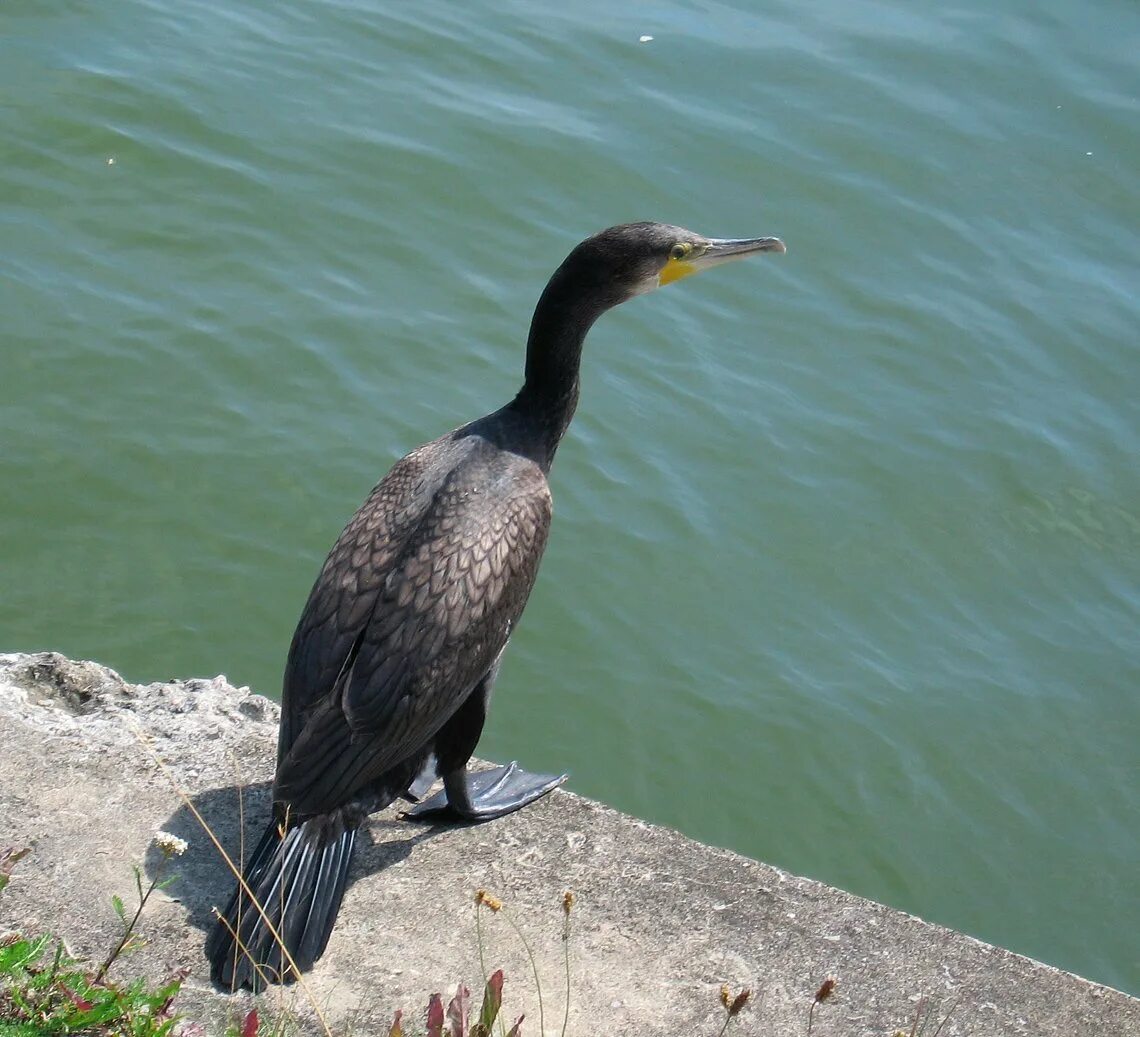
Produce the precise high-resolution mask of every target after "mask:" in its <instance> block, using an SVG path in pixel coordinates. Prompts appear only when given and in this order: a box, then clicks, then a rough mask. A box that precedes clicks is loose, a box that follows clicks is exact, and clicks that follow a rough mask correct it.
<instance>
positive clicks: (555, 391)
mask: <svg viewBox="0 0 1140 1037" xmlns="http://www.w3.org/2000/svg"><path fill="white" fill-rule="evenodd" d="M561 274H563V271H562V270H559V271H558V273H556V274H555V275H554V277H553V278H551V280H550V283H549V284H548V285H547V286H546V289H545V291H543V293H542V296H541V298H540V299H539V300H538V305H537V306H536V307H535V310H534V317H533V319H532V320H531V324H530V336H529V338H528V339H527V344H526V380H525V381H524V383H523V387H522V389H520V390H519V394H518V396H516V397H515V399H514V401H513V403H512V404H511V406H512V407H513V408H514V409H515V410H517V411H519V412H521V413H522V414H524V415H525V416H526V417H527V419H528V423H530V424H532V426H533V427H534V428H535V429H536V430H537V435H538V436H539V437H540V438H541V440H542V447H543V448H544V453H545V457H546V467H547V468H549V467H550V464H551V463H552V462H553V460H554V452H555V451H556V450H557V449H558V443H559V441H560V440H561V439H562V436H563V435H564V434H565V432H566V429H567V428H569V426H570V420H571V419H572V418H573V417H574V410H575V408H576V407H577V406H578V368H579V366H580V364H581V360H582V343H583V342H584V341H585V339H586V333H587V332H588V331H589V330H590V328H591V327H592V326H593V323H594V321H596V320H597V319H598V317H600V316H601V315H602V313H604V312H605V311H606V310H607V309H609V307H610V306H612V305H613V304H614V302H616V301H617V300H612V301H611V300H608V299H604V298H599V297H596V296H591V294H590V293H584V292H583V291H582V290H581V286H580V285H575V284H573V283H571V281H572V279H571V278H568V277H564V276H560V275H561Z"/></svg>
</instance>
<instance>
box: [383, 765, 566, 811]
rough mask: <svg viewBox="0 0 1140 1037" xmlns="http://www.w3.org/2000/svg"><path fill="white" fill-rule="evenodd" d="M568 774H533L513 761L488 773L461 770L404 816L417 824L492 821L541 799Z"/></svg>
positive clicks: (446, 776) (453, 773)
mask: <svg viewBox="0 0 1140 1037" xmlns="http://www.w3.org/2000/svg"><path fill="white" fill-rule="evenodd" d="M568 777H569V775H567V774H559V775H555V774H531V773H530V772H529V771H524V770H523V769H522V768H521V767H520V766H519V765H518V764H517V763H515V762H514V761H512V762H511V763H508V764H507V765H506V766H505V767H495V768H492V769H491V770H486V771H468V770H467V769H466V768H460V769H459V770H457V771H452V772H451V773H450V774H447V775H445V776H444V779H443V788H442V789H441V790H440V791H439V792H437V793H436V794H435V795H434V796H429V797H428V798H427V799H425V800H423V802H421V803H417V804H416V805H415V806H414V807H412V808H411V809H410V810H407V811H405V812H404V814H403V816H404V817H407V818H411V819H412V820H415V821H423V820H429V821H434V820H439V819H442V818H446V817H448V816H451V817H453V818H459V819H461V820H464V821H490V820H492V819H493V818H496V817H502V816H503V815H504V814H510V813H513V812H514V811H515V810H518V809H519V808H520V807H525V806H526V805H527V804H528V803H533V802H534V801H535V800H536V799H541V798H542V797H543V796H545V795H546V794H547V793H548V792H550V791H551V790H552V789H556V788H557V787H558V786H559V785H561V784H562V783H563V782H564V781H565V780H566V779H567V778H568Z"/></svg>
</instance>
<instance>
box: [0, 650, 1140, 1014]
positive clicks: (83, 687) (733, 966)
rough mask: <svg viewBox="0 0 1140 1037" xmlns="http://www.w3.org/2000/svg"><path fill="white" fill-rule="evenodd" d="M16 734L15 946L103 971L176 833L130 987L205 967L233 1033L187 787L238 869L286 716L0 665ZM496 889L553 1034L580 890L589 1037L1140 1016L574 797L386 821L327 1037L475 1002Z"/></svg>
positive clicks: (518, 974)
mask: <svg viewBox="0 0 1140 1037" xmlns="http://www.w3.org/2000/svg"><path fill="white" fill-rule="evenodd" d="M0 718H2V719H0V724H2V725H3V732H4V737H3V738H2V739H0V774H2V775H3V778H2V780H0V847H2V846H6V845H16V846H22V845H30V846H33V847H34V853H33V854H32V855H31V856H29V857H28V858H27V859H25V860H24V861H23V862H21V863H20V864H19V865H18V867H17V869H16V872H15V875H14V877H13V880H12V883H11V885H10V886H9V887H8V888H7V889H6V890H5V891H4V892H3V894H0V928H2V929H24V930H26V931H28V932H31V931H33V930H43V929H49V930H51V931H53V932H55V933H56V934H57V935H59V936H61V937H63V938H64V939H65V940H66V941H67V942H68V944H69V945H70V947H71V948H72V950H73V951H74V952H75V953H77V954H80V955H90V956H92V957H98V956H100V955H102V954H105V953H106V951H107V949H108V948H109V946H110V945H111V944H112V942H113V938H114V934H115V932H116V924H117V922H116V919H115V917H114V915H113V913H112V910H111V905H110V896H111V894H112V893H118V894H120V895H121V896H123V898H124V899H125V900H127V901H128V903H130V901H131V898H132V894H133V884H134V883H133V877H132V873H131V865H132V863H133V862H138V861H145V862H146V863H147V865H148V867H153V866H154V864H155V863H156V858H155V857H154V851H153V850H149V849H148V847H149V844H150V840H151V837H152V836H153V834H154V832H155V831H156V830H159V829H165V830H167V831H170V832H173V833H174V834H176V835H179V836H181V837H182V838H185V839H187V840H188V841H189V842H190V847H191V848H190V850H189V851H188V852H187V854H186V855H185V856H184V857H182V858H180V859H178V860H177V862H176V871H177V874H178V879H177V880H176V882H175V883H174V884H173V885H172V886H171V887H170V888H169V890H168V891H167V892H168V893H169V896H163V895H156V897H155V898H152V901H151V904H150V905H148V908H147V913H146V914H145V915H144V916H143V921H142V926H141V928H142V932H143V934H144V935H145V936H146V937H148V938H149V943H148V945H147V946H146V947H145V948H144V949H143V950H141V951H139V952H138V953H137V954H136V955H135V956H132V957H130V958H128V959H126V960H125V961H124V962H123V963H121V964H120V965H118V966H116V967H117V968H119V969H120V970H121V974H132V973H137V974H143V973H145V974H147V975H150V976H152V977H155V978H157V977H158V976H160V975H162V974H163V972H164V970H166V969H167V968H168V967H169V966H179V965H186V966H189V967H190V969H191V970H192V973H191V976H190V978H189V979H188V980H187V981H186V983H185V984H184V987H183V994H182V995H181V996H180V998H179V1002H178V1003H179V1004H180V1006H181V1008H182V1010H183V1012H185V1013H186V1014H187V1015H188V1016H189V1017H190V1018H195V1019H199V1020H201V1021H203V1022H205V1023H206V1024H207V1026H208V1027H209V1028H210V1032H211V1033H213V1032H216V1031H217V1030H219V1029H220V1027H221V1025H222V1023H223V1022H224V1021H225V1020H226V1019H227V1018H231V1017H233V1015H234V1014H235V1013H236V1012H237V1011H239V1010H240V1009H241V1008H242V1007H243V1006H245V1005H246V1003H247V1000H248V998H247V996H243V997H241V998H236V999H235V998H230V997H227V996H224V995H221V994H219V993H217V992H215V991H214V990H212V988H211V987H210V985H209V979H208V975H207V972H206V968H205V962H204V959H203V955H202V944H203V939H204V932H205V929H206V928H207V927H208V925H209V922H210V908H211V905H213V904H220V903H222V902H223V901H224V899H225V898H226V896H227V895H228V893H229V890H230V887H231V882H232V880H231V878H230V877H229V875H228V872H227V871H226V869H225V866H224V864H222V862H221V861H220V859H219V858H218V856H217V853H216V851H215V850H214V849H213V848H212V846H210V844H209V842H208V840H207V839H206V837H205V836H204V835H203V833H202V832H201V830H200V829H199V827H198V825H197V823H196V822H195V821H194V819H193V817H192V816H191V815H190V813H189V811H188V810H187V808H186V806H185V805H184V804H183V803H182V801H181V800H180V799H179V796H178V794H177V793H176V791H175V789H174V788H173V786H172V782H171V777H173V779H174V780H175V781H177V782H178V783H179V784H181V786H182V787H183V788H184V789H185V790H186V792H187V793H188V794H189V795H190V797H191V798H192V801H193V802H194V804H195V806H196V807H197V808H198V810H199V811H201V813H202V815H203V816H204V817H205V818H206V820H207V821H208V823H209V824H210V825H211V826H212V827H213V828H214V830H215V831H216V832H217V833H218V835H219V837H220V838H221V840H222V842H223V843H224V844H225V845H226V846H227V848H228V849H230V850H231V851H233V850H235V849H236V848H237V846H238V840H239V834H238V832H239V824H238V816H239V811H238V801H239V798H240V799H241V800H242V803H243V809H244V812H245V815H246V819H247V827H248V829H249V831H250V832H251V833H252V834H253V835H254V836H256V834H257V833H259V832H260V828H261V826H262V824H263V823H264V818H265V816H266V814H267V810H268V796H267V779H268V778H269V776H270V775H271V773H272V769H273V755H274V746H275V737H276V721H277V708H276V706H275V705H274V704H273V703H272V702H270V701H269V700H267V699H264V698H262V697H261V696H258V695H251V694H250V693H249V691H248V689H244V688H243V689H235V688H233V687H231V686H230V685H229V684H228V683H227V682H226V680H225V679H224V678H222V677H217V678H214V679H213V680H189V681H171V682H169V683H163V684H150V685H144V686H140V685H131V684H127V683H126V682H124V681H123V680H122V679H121V678H120V677H119V676H118V675H117V674H115V673H114V672H113V671H111V670H108V669H106V668H105V667H102V666H99V665H97V664H95V663H85V662H72V661H70V660H68V659H65V658H64V657H62V656H59V655H55V654H50V653H45V654H40V655H4V656H0ZM155 756H158V757H161V758H162V759H163V760H164V761H166V765H167V767H168V769H169V775H168V773H167V772H166V771H164V769H163V768H162V767H160V766H159V765H158V764H157V763H156V762H155ZM148 853H149V854H150V856H149V857H148ZM480 887H485V888H486V889H487V890H489V891H490V892H492V893H494V894H495V895H496V896H498V897H500V898H502V899H503V900H504V901H505V902H506V904H507V910H508V911H510V912H511V915H512V917H513V918H514V920H515V921H516V922H517V923H518V925H519V927H520V928H521V929H522V931H523V932H524V933H525V934H526V937H527V939H528V941H529V942H530V943H531V945H532V947H533V948H534V953H535V957H536V960H537V962H538V967H539V971H540V974H541V977H542V983H543V996H544V1000H545V1017H546V1018H545V1022H546V1032H547V1033H548V1034H557V1033H559V1032H560V1031H561V1027H562V1012H563V1003H564V1001H563V996H564V983H563V978H562V969H563V959H562V954H563V944H562V938H561V937H562V910H561V899H562V894H563V891H564V890H567V889H570V890H573V891H574V892H575V894H576V896H577V902H576V904H575V907H574V911H573V936H572V939H571V943H570V948H571V970H572V974H573V981H572V991H571V1008H570V1025H569V1028H568V1031H567V1032H568V1033H571V1034H581V1035H584V1034H587V1033H589V1034H603V1033H604V1034H606V1035H624V1034H639V1035H647V1034H661V1035H669V1037H677V1035H681V1034H685V1035H690V1034H692V1035H700V1034H709V1035H712V1034H715V1033H716V1032H717V1031H718V1030H719V1028H720V1021H721V1018H722V1014H721V1009H720V1005H719V1001H718V990H719V987H720V984H721V983H722V982H727V983H728V984H729V985H730V986H732V987H733V988H734V990H735V989H738V988H740V987H742V986H750V987H752V988H753V989H754V990H756V991H758V992H762V995H763V996H762V1000H761V1002H760V1004H759V1005H757V1004H755V1003H753V1005H751V1006H749V1007H748V1008H747V1009H745V1011H744V1013H742V1015H741V1016H740V1017H739V1019H738V1020H737V1022H736V1023H735V1024H734V1026H735V1027H736V1030H735V1032H738V1033H744V1034H761V1033H762V1034H781V1035H783V1034H787V1035H795V1034H803V1033H805V1032H806V1029H807V1013H808V1007H809V1005H810V1003H811V999H812V995H813V993H814V991H815V990H816V988H817V987H818V986H819V984H820V982H821V981H822V980H823V979H824V977H825V976H827V975H828V974H833V975H835V976H837V977H838V978H839V987H838V990H837V992H836V994H835V996H834V997H833V998H832V999H831V1000H829V1001H827V1002H826V1003H824V1004H823V1005H821V1006H820V1007H819V1008H818V1009H817V1011H816V1015H815V1022H814V1027H813V1033H815V1034H818V1035H819V1037H826V1035H835V1034H850V1035H872V1034H874V1035H890V1034H892V1033H893V1032H894V1031H895V1030H899V1029H901V1030H903V1031H904V1032H906V1033H909V1032H910V1029H911V1024H912V1022H913V1019H914V1014H915V1011H916V1005H917V1004H918V1001H919V999H920V998H921V997H924V996H925V997H927V998H929V999H930V1003H931V1004H932V1005H934V1004H940V1005H942V1006H943V1007H944V1008H947V1007H949V1006H950V1005H951V1004H953V1005H954V1006H955V1007H954V1008H953V1013H952V1015H951V1017H950V1020H949V1022H947V1023H946V1024H945V1026H943V1028H942V1029H941V1034H943V1035H946V1037H948V1035H956V1034H969V1035H971V1037H985V1035H994V1037H998V1035H1000V1037H1011V1035H1015V1034H1058V1035H1065V1037H1073V1035H1077V1034H1095V1035H1097V1037H1112V1035H1115V1037H1126V1035H1130V1037H1135V1035H1137V1034H1140V1001H1136V1000H1134V999H1132V998H1130V997H1128V996H1127V995H1125V994H1122V993H1119V992H1118V991H1114V990H1111V989H1109V988H1107V987H1103V986H1099V985H1097V984H1094V983H1090V982H1087V981H1086V980H1083V979H1080V978H1078V977H1076V976H1073V975H1070V974H1068V973H1064V972H1061V971H1059V970H1057V969H1054V968H1051V967H1049V966H1046V965H1042V964H1040V963H1038V962H1035V961H1032V960H1030V959H1028V958H1024V957H1021V956H1019V955H1016V954H1012V953H1010V952H1009V951H1004V950H1001V949H999V948H996V947H991V946H988V945H986V944H983V943H980V942H978V941H976V940H973V939H970V938H969V937H966V936H962V935H961V934H958V933H955V932H952V931H950V930H947V929H943V928H941V927H939V926H934V925H929V924H927V923H925V922H923V921H921V920H919V919H917V918H914V917H912V916H910V915H907V914H904V913H902V912H899V911H894V910H891V909H889V908H886V907H883V906H882V905H880V904H875V903H872V902H870V901H866V900H862V899H860V898H858V897H854V896H851V895H849V894H847V893H843V892H841V891H839V890H836V889H832V888H830V887H828V886H824V885H822V884H820V883H818V882H813V881H810V880H808V879H802V878H797V877H795V876H793V875H788V874H786V873H784V872H782V871H779V870H777V869H775V868H771V867H768V866H767V865H764V864H760V863H757V862H756V861H751V860H747V859H745V858H743V857H739V856H737V855H736V854H733V853H728V852H726V851H723V850H717V849H713V848H710V847H707V846H702V845H700V844H698V843H694V842H692V841H691V840H689V839H686V838H684V837H683V836H681V835H678V834H677V833H676V832H672V831H669V830H667V829H663V828H658V827H655V826H652V825H648V824H645V823H643V822H641V821H638V820H636V819H634V818H631V817H626V816H624V815H622V814H619V813H617V812H616V811H613V810H610V809H608V808H607V807H604V806H601V805H600V804H598V803H593V802H590V801H589V800H585V799H582V798H581V797H578V796H575V795H573V794H570V793H567V792H562V791H558V792H555V793H554V794H553V795H551V796H549V797H547V798H546V799H545V800H543V801H542V802H541V803H539V804H536V805H534V806H532V807H530V808H528V809H527V810H524V811H522V812H520V813H518V814H514V815H512V816H510V817H507V818H504V819H502V820H500V821H495V822H493V823H491V824H488V825H483V826H479V827H472V828H451V827H444V826H437V827H434V828H424V827H421V826H413V825H411V824H408V823H404V822H400V821H399V820H398V819H397V818H396V817H395V814H394V812H387V813H385V814H382V815H378V816H377V817H376V818H374V819H373V821H372V824H371V828H370V832H369V833H368V835H367V836H366V837H365V838H363V839H362V845H361V848H360V852H359V853H358V856H357V860H356V866H355V868H354V872H353V878H352V884H351V886H350V888H349V891H348V893H347V895H346V897H345V902H344V908H343V910H342V912H341V918H340V923H339V924H338V926H337V929H336V931H335V932H334V934H333V938H332V942H331V944H330V946H329V950H328V952H327V953H326V955H325V957H324V959H323V960H322V961H321V962H320V963H319V964H318V966H317V968H316V969H315V970H314V971H313V973H312V974H311V975H310V976H309V977H308V986H309V988H310V989H311V991H312V993H313V994H314V995H315V997H316V999H317V1000H318V1001H319V1003H320V1004H321V1005H322V1007H323V1008H324V1010H325V1012H326V1014H327V1015H328V1017H329V1018H330V1021H331V1022H332V1023H333V1024H334V1030H335V1031H336V1032H338V1033H340V1032H344V1031H345V1025H346V1023H351V1025H352V1032H353V1033H356V1034H374V1033H378V1032H380V1033H387V1029H386V1026H387V1023H388V1022H389V1020H390V1019H391V1016H392V1012H393V1011H394V1010H395V1009H396V1008H403V1009H404V1010H405V1014H406V1017H407V1018H408V1019H409V1020H414V1019H416V1018H418V1017H419V1016H420V1012H421V1010H422V1007H423V1005H424V1004H425V1003H426V1000H427V997H428V995H429V994H430V993H432V992H434V991H453V990H454V988H455V985H456V984H457V982H459V981H460V980H464V981H465V982H466V983H467V984H468V985H469V986H470V987H472V988H473V989H476V990H477V989H478V987H479V985H480V983H481V979H480V976H481V972H480V966H479V957H478V951H477V945H476V939H475V919H474V905H473V894H474V891H475V890H476V889H478V888H480ZM1047 909H1048V906H1047V905H1044V906H1043V910H1047ZM484 920H485V922H486V924H485V926H484V935H485V945H486V956H487V962H488V965H490V966H491V967H497V966H501V967H502V968H503V969H504V970H505V971H506V987H505V991H504V1013H505V1014H509V1015H510V1016H511V1017H512V1018H513V1017H514V1016H517V1015H518V1014H519V1013H522V1012H525V1013H526V1016H527V1021H526V1023H524V1025H523V1031H524V1033H526V1034H528V1035H531V1037H533V1035H534V1034H538V1033H539V1032H540V1030H539V1010H538V1003H537V998H536V995H535V985H534V980H533V977H532V975H531V969H530V965H529V962H528V960H527V958H526V956H525V954H524V952H523V951H522V949H521V947H520V944H519V941H518V939H517V937H516V936H515V935H514V933H513V932H512V930H511V929H510V926H509V925H508V924H507V923H506V921H505V919H504V918H503V917H502V916H499V915H496V916H491V915H488V914H486V913H484ZM281 999H283V1000H284V1002H285V1003H286V1004H290V1005H292V1006H294V1007H295V1009H296V1010H297V1011H298V1012H299V1013H300V1015H301V1017H302V1019H303V1020H305V1022H304V1023H303V1026H304V1027H305V1028H306V1032H317V1027H316V1024H315V1022H313V1015H312V1012H311V1010H310V1009H309V1008H308V1007H307V1002H306V999H305V998H304V996H302V995H301V994H300V993H299V992H298V990H297V988H290V989H289V990H287V991H285V992H284V993H282V992H280V991H277V992H271V993H269V994H266V995H264V996H263V998H262V1002H263V1004H264V1005H265V1006H266V1010H269V1011H271V1010H272V1006H273V1005H275V1004H277V1003H278V1001H279V1000H281ZM940 1017H941V1016H940V1014H939V1013H935V1014H934V1018H935V1019H938V1018H940ZM934 1025H935V1023H931V1024H930V1026H929V1028H928V1032H931V1033H932V1032H933V1029H934Z"/></svg>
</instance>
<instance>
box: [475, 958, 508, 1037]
mask: <svg viewBox="0 0 1140 1037" xmlns="http://www.w3.org/2000/svg"><path fill="white" fill-rule="evenodd" d="M502 1004H503V970H502V969H499V970H498V971H497V972H496V973H495V974H494V975H493V976H491V978H490V979H488V980H487V985H486V986H485V987H484V988H483V1007H482V1008H481V1009H479V1025H480V1026H481V1027H483V1029H484V1031H485V1032H487V1033H490V1032H491V1027H492V1026H493V1025H494V1023H495V1020H496V1019H497V1018H498V1015H499V1008H500V1007H501V1006H502Z"/></svg>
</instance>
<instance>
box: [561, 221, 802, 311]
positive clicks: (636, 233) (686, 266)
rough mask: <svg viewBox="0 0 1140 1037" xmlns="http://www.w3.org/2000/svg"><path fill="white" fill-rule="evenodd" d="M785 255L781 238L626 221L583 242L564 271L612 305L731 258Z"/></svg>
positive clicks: (567, 261)
mask: <svg viewBox="0 0 1140 1037" xmlns="http://www.w3.org/2000/svg"><path fill="white" fill-rule="evenodd" d="M785 251H787V250H786V249H785V247H784V243H783V242H782V241H781V240H780V239H779V238H771V237H765V238H706V237H703V236H702V235H700V234H694V233H693V232H692V231H691V230H685V229H684V228H683V227H673V226H670V225H669V224H666V223H623V224H620V225H618V226H616V227H608V228H607V229H606V230H603V231H601V232H600V233H598V234H595V235H593V236H592V237H589V238H587V239H586V240H585V241H583V242H582V243H581V244H580V245H578V247H577V248H575V249H574V251H573V252H571V253H570V255H569V256H567V258H566V261H565V262H564V263H563V270H564V271H565V272H566V273H572V275H573V276H574V278H575V279H576V280H577V281H578V282H579V283H580V284H583V285H585V284H592V285H594V286H596V287H597V289H598V290H599V291H601V290H604V291H605V292H606V294H607V295H608V296H609V298H608V299H607V304H608V305H614V304H616V303H618V302H623V301H624V300H626V299H629V298H632V297H633V296H635V295H643V294H644V293H646V292H651V291H653V289H654V288H658V287H660V286H662V285H667V284H672V283H673V282H674V281H679V280H681V278H683V277H688V276H689V275H690V274H695V273H698V272H699V271H701V270H707V269H708V268H709V267H714V266H719V265H720V264H721V263H727V262H729V261H731V260H733V259H743V258H744V257H745V256H750V255H753V254H755V253H757V252H785Z"/></svg>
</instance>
